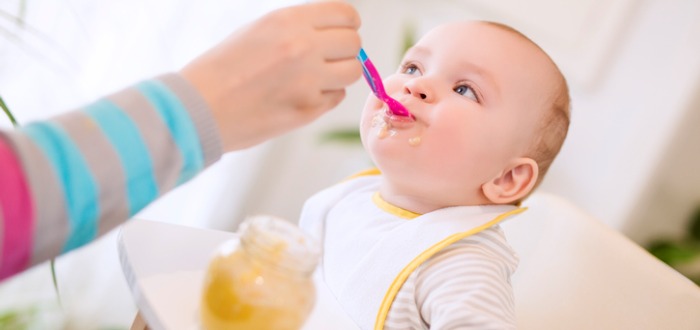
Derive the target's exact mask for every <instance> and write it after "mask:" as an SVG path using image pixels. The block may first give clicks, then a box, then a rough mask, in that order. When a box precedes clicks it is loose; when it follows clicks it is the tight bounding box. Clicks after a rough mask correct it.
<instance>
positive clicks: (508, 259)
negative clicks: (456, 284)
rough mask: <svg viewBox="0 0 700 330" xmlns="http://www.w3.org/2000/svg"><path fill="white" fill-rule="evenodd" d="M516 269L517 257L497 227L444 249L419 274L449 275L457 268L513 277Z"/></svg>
mask: <svg viewBox="0 0 700 330" xmlns="http://www.w3.org/2000/svg"><path fill="white" fill-rule="evenodd" d="M458 265H459V266H458ZM517 266H518V256H517V254H516V253H515V251H514V250H513V248H512V247H511V246H510V244H508V242H507V241H506V238H505V235H504V234H503V231H502V230H501V229H500V227H498V226H495V227H492V228H489V229H487V230H484V231H482V232H479V233H477V234H474V235H471V236H469V237H465V238H463V239H461V240H459V241H457V242H455V243H453V244H451V245H449V246H447V247H445V248H443V249H442V250H440V251H439V252H437V253H436V254H435V255H433V256H432V257H430V258H429V259H428V260H426V261H425V262H424V263H423V264H422V265H421V267H419V269H417V271H418V272H419V276H420V273H432V272H442V271H445V270H447V271H448V272H449V269H457V268H459V269H461V270H462V271H465V272H472V271H478V269H482V270H484V269H487V270H489V271H492V272H496V273H498V274H500V275H501V276H504V277H510V275H512V274H513V272H515V269H516V268H517Z"/></svg>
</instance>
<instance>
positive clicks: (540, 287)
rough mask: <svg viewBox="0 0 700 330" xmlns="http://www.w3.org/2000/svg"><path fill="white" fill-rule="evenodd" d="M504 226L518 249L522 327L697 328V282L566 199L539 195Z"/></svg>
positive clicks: (540, 329) (602, 329)
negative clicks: (693, 281) (522, 211)
mask: <svg viewBox="0 0 700 330" xmlns="http://www.w3.org/2000/svg"><path fill="white" fill-rule="evenodd" d="M524 206H527V207H529V210H528V211H527V212H525V213H523V214H521V215H520V216H518V217H516V218H514V219H512V220H510V221H506V222H505V223H504V224H503V225H502V227H503V229H504V231H505V233H506V236H507V238H508V241H509V242H510V243H511V244H512V246H513V247H514V249H515V250H516V251H517V252H518V254H519V255H520V265H519V267H518V270H517V271H516V273H515V275H514V278H513V287H514V292H515V300H516V310H517V316H518V329H523V330H531V329H532V330H534V329H537V330H548V329H596V330H605V329H616V330H617V329H635V330H639V329H655V330H656V329H674V330H675V329H700V288H699V287H698V286H696V285H695V284H694V283H692V282H691V281H689V280H688V279H686V278H685V277H683V276H682V275H680V274H679V273H677V272H676V271H675V270H673V269H672V268H670V267H668V266H667V265H665V264H664V263H662V262H661V261H659V260H658V259H656V258H655V257H653V256H652V255H651V254H649V253H647V252H646V251H645V250H643V249H642V248H641V247H639V246H638V245H637V244H635V243H633V242H632V241H630V240H629V239H627V238H626V237H624V236H623V235H621V234H620V233H618V232H616V231H614V230H613V229H611V228H608V227H606V226H605V225H604V224H602V223H600V222H599V221H598V220H597V219H595V218H593V217H591V216H589V215H587V214H586V213H584V212H583V211H582V210H580V209H579V208H577V207H576V206H574V205H572V204H571V203H569V202H567V201H566V200H564V199H562V198H560V197H557V196H553V195H548V194H543V193H538V194H534V195H533V196H532V197H531V198H529V199H528V200H527V201H526V202H525V203H524Z"/></svg>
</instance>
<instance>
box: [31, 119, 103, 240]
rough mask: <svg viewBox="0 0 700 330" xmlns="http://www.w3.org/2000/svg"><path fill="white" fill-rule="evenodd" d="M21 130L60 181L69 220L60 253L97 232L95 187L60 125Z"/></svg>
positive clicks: (49, 124) (87, 168) (35, 125)
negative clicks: (67, 231)
mask: <svg viewBox="0 0 700 330" xmlns="http://www.w3.org/2000/svg"><path fill="white" fill-rule="evenodd" d="M22 131H23V132H24V133H26V134H27V136H28V137H29V138H30V139H32V140H33V141H34V142H35V143H36V144H37V145H38V146H39V148H40V149H41V150H42V151H43V153H44V155H45V156H46V158H47V159H48V160H49V162H50V163H51V166H52V167H53V169H54V171H55V172H56V175H57V177H58V179H59V181H60V184H61V189H62V191H63V195H64V196H65V200H66V203H67V210H68V221H69V222H70V233H69V234H68V239H67V241H66V243H65V245H64V246H63V252H67V251H70V250H72V249H75V248H77V247H79V246H82V245H84V244H86V243H88V242H90V241H92V240H93V239H94V238H95V236H96V235H97V221H98V215H99V204H98V203H99V200H98V197H97V192H98V187H97V184H96V183H95V180H94V178H93V176H92V173H91V172H90V168H89V167H88V166H87V164H86V162H85V159H84V158H83V155H82V154H81V153H80V150H79V149H78V147H77V146H76V145H75V144H74V143H73V141H72V140H71V139H70V137H69V136H68V134H66V132H65V131H64V130H63V129H62V128H61V127H59V126H56V125H54V124H52V123H35V124H30V125H28V126H25V127H24V128H22Z"/></svg>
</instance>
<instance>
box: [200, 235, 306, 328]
mask: <svg viewBox="0 0 700 330" xmlns="http://www.w3.org/2000/svg"><path fill="white" fill-rule="evenodd" d="M280 249H281V250H283V249H284V246H281V247H280ZM280 249H276V250H278V252H277V253H274V254H272V256H273V259H274V258H275V255H276V256H277V258H279V255H280ZM272 261H273V262H274V261H275V260H272ZM265 262H269V261H265ZM269 267H270V265H263V264H262V262H261V261H260V260H255V259H254V258H250V257H249V256H247V255H246V254H244V253H243V252H242V251H241V250H236V251H235V252H233V253H231V254H228V255H217V256H216V257H214V259H213V260H212V261H211V263H210V264H209V269H208V270H207V274H206V278H205V285H204V292H203V295H202V303H201V305H200V306H201V311H200V318H201V322H202V326H203V327H204V329H208V330H218V329H282V330H284V329H299V328H301V326H302V325H303V322H304V321H305V319H306V316H307V315H308V314H309V312H310V311H311V308H312V307H313V303H314V299H315V289H314V286H313V283H312V281H311V280H310V279H300V278H294V277H290V274H285V273H284V271H281V270H279V269H278V270H270V269H269ZM293 275H294V274H292V275H291V276H293Z"/></svg>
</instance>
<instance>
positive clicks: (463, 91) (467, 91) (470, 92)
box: [453, 85, 479, 101]
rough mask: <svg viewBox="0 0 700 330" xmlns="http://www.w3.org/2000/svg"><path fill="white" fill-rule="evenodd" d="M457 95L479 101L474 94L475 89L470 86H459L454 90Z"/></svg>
mask: <svg viewBox="0 0 700 330" xmlns="http://www.w3.org/2000/svg"><path fill="white" fill-rule="evenodd" d="M453 90H454V91H455V93H457V94H459V95H464V96H466V97H468V98H470V99H472V100H474V101H479V100H478V99H477V97H476V93H474V89H472V88H471V87H469V86H468V85H459V86H457V87H455V88H454V89H453Z"/></svg>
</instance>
